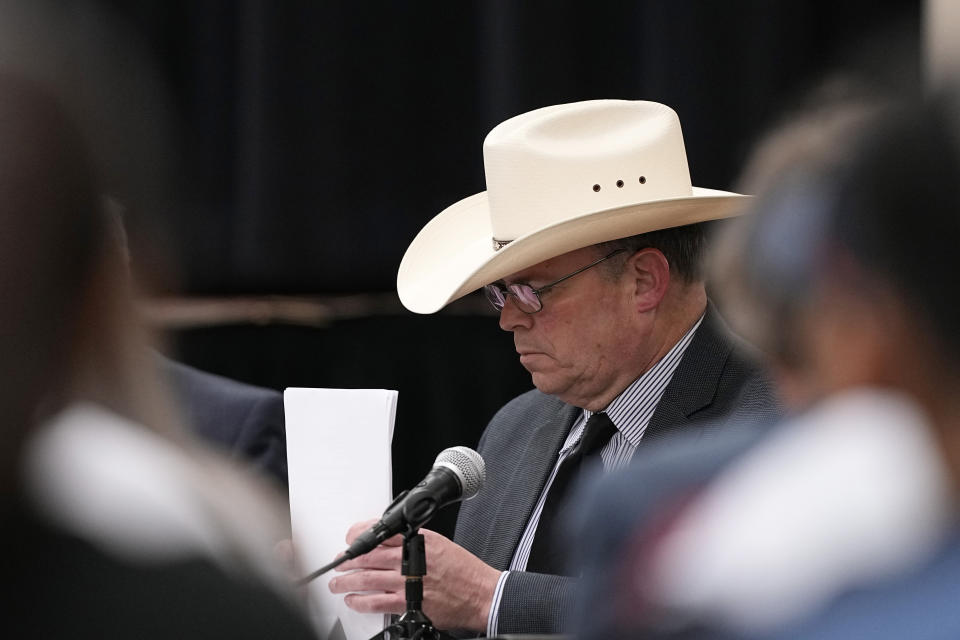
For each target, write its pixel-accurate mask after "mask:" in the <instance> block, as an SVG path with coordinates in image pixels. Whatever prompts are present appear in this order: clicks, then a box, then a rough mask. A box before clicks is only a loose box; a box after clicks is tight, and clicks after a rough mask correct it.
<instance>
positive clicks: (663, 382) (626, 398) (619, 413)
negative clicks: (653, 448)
mask: <svg viewBox="0 0 960 640" xmlns="http://www.w3.org/2000/svg"><path fill="white" fill-rule="evenodd" d="M704 315H705V314H701V315H700V318H699V319H698V320H697V321H696V322H695V323H694V325H693V326H692V327H690V329H689V330H688V331H687V332H686V333H685V334H683V337H681V338H680V340H678V341H677V343H676V344H675V345H673V347H671V348H670V351H668V352H667V353H666V355H664V356H663V357H662V358H660V360H659V361H658V362H657V363H656V364H655V365H653V366H652V367H651V368H650V369H648V370H647V371H646V372H644V373H643V374H642V375H641V376H640V377H639V378H637V379H636V380H634V381H633V382H632V383H630V385H629V386H628V387H627V388H626V389H624V390H623V391H621V392H620V394H619V395H618V396H617V397H616V398H614V399H613V400H612V401H611V402H610V404H609V405H607V408H606V409H605V411H606V414H607V416H608V417H609V418H610V421H611V422H613V426H615V427H616V428H617V431H619V432H620V433H621V434H623V437H624V438H626V439H627V441H629V442H630V444H631V445H633V446H634V447H637V445H639V444H640V439H641V438H642V437H643V432H644V431H645V430H646V426H647V423H648V422H649V418H650V415H652V413H653V411H652V410H653V408H654V407H655V406H656V405H657V403H659V402H660V398H661V396H662V395H663V391H664V389H665V388H666V386H667V384H668V383H669V382H670V379H671V378H673V374H674V372H675V371H676V370H677V366H678V365H679V364H680V360H681V359H682V358H683V354H684V353H685V352H686V350H687V347H688V346H690V342H691V341H692V340H693V336H694V334H695V333H696V332H697V329H699V328H700V325H701V324H703V318H704ZM593 414H594V412H593V411H589V410H587V409H584V410H583V418H582V420H581V423H582V424H586V422H587V420H589V419H590V416H592V415H593ZM578 439H579V438H578Z"/></svg>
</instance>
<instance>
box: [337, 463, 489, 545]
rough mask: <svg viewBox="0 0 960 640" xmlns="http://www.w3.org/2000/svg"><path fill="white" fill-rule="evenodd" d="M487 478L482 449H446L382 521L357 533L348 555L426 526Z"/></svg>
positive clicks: (391, 507)
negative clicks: (481, 454)
mask: <svg viewBox="0 0 960 640" xmlns="http://www.w3.org/2000/svg"><path fill="white" fill-rule="evenodd" d="M484 480H486V466H485V465H484V462H483V458H482V457H480V454H479V453H477V452H476V451H474V450H473V449H470V448H468V447H450V448H449V449H444V450H443V451H441V452H440V454H439V455H438V456H437V459H436V460H435V461H434V462H433V468H432V469H431V470H430V473H428V474H427V476H426V477H425V478H424V479H423V480H421V481H420V482H419V483H418V484H417V485H416V486H415V487H414V488H413V489H411V490H409V491H404V492H403V493H401V494H400V495H398V496H397V497H396V499H395V500H394V501H393V503H392V504H391V505H390V506H389V507H387V510H386V511H384V512H383V515H382V516H381V517H380V520H379V522H377V523H376V524H375V525H373V526H372V527H370V528H369V529H367V530H366V531H364V532H363V533H361V534H360V535H359V536H357V538H356V539H355V540H354V541H353V544H351V545H350V546H349V547H348V548H347V550H346V551H345V552H344V555H346V556H347V557H348V558H356V557H357V556H362V555H363V554H365V553H369V552H370V551H373V550H374V549H375V548H376V547H377V546H378V545H379V544H380V543H381V542H383V541H384V540H386V539H387V538H389V537H391V536H393V535H396V534H398V533H402V532H404V531H407V530H408V529H418V528H420V527H422V526H423V525H424V524H426V523H427V522H428V521H429V520H430V518H432V517H433V515H434V514H435V513H436V512H437V510H438V509H441V508H443V507H445V506H447V505H448V504H453V503H454V502H459V501H461V500H469V499H470V498H472V497H473V496H475V495H477V492H478V491H480V488H481V487H482V486H483V482H484Z"/></svg>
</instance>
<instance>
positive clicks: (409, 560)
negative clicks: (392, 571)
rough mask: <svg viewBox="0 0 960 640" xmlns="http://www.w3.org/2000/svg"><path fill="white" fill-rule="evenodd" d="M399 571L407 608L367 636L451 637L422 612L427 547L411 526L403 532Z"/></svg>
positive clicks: (379, 639) (377, 639)
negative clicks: (402, 580)
mask: <svg viewBox="0 0 960 640" xmlns="http://www.w3.org/2000/svg"><path fill="white" fill-rule="evenodd" d="M400 572H401V573H402V574H403V576H404V578H406V584H405V585H404V590H405V592H406V597H407V611H406V613H404V614H403V615H402V616H400V618H399V619H398V620H397V621H396V622H394V623H393V624H391V625H390V626H388V627H387V628H386V629H384V630H383V631H381V632H380V633H378V634H377V635H375V636H373V637H372V638H370V640H394V639H398V640H454V637H453V636H452V635H450V634H449V633H447V632H446V631H441V630H440V629H437V628H436V627H434V626H433V623H432V622H431V621H430V618H428V617H427V616H426V614H424V613H423V576H425V575H427V551H426V548H425V546H424V543H423V534H422V533H420V531H419V529H417V528H414V527H411V528H409V529H407V532H406V533H404V534H403V561H402V563H401V566H400Z"/></svg>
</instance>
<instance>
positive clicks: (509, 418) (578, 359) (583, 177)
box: [330, 100, 775, 635]
mask: <svg viewBox="0 0 960 640" xmlns="http://www.w3.org/2000/svg"><path fill="white" fill-rule="evenodd" d="M484 165H485V170H486V178H487V187H488V188H487V191H486V192H483V193H480V194H477V195H474V196H471V197H469V198H466V199H465V200H462V201H460V202H458V203H456V204H454V205H452V206H451V207H449V208H447V209H446V210H445V211H443V212H442V213H441V214H440V215H438V216H437V217H435V218H434V219H433V220H432V221H430V222H429V223H428V224H427V226H426V227H425V228H424V229H423V230H422V231H421V232H420V234H419V235H418V236H417V237H416V238H415V239H414V241H413V242H412V243H411V245H410V247H409V249H408V250H407V253H406V255H405V256H404V259H403V262H402V263H401V265H400V271H399V274H398V277H397V290H398V292H399V295H400V299H401V300H402V302H403V304H404V305H405V306H406V307H407V308H409V309H411V310H412V311H415V312H418V313H433V312H435V311H437V310H439V309H441V308H442V307H443V306H444V305H446V304H447V303H449V302H450V301H452V300H455V299H457V298H459V297H461V296H463V295H465V294H467V293H469V292H471V291H473V290H475V289H478V288H480V287H483V288H484V289H485V293H486V295H487V297H488V299H489V300H490V302H491V303H492V304H493V306H494V307H495V308H496V309H497V310H498V311H499V312H500V326H501V327H502V328H503V329H504V330H506V331H511V332H513V334H514V342H515V345H516V349H517V352H518V353H519V354H520V362H521V363H522V364H523V366H524V367H525V368H526V369H527V370H528V371H529V372H530V373H531V375H532V378H533V383H534V385H535V386H536V389H535V390H532V391H530V392H528V393H526V394H523V395H521V396H520V397H518V398H516V399H514V400H513V401H511V402H510V403H509V404H507V405H506V406H505V407H504V408H503V409H501V410H500V411H499V412H498V413H497V415H496V416H494V418H493V420H492V421H491V422H490V424H489V426H488V427H487V429H486V431H485V432H484V435H483V438H482V439H481V441H480V446H479V451H480V453H481V455H483V457H484V460H485V461H486V466H487V480H486V484H485V486H484V488H483V489H482V491H481V492H480V494H479V495H478V496H477V497H476V498H474V499H473V500H471V501H469V502H466V503H464V504H463V506H462V507H461V510H460V515H459V518H458V521H457V529H456V535H455V537H454V540H455V542H454V541H450V540H447V539H446V538H444V537H443V536H440V535H439V534H436V533H432V532H424V533H425V536H426V539H427V557H428V566H429V572H428V575H427V577H426V578H425V580H424V587H425V596H424V609H425V611H426V613H427V615H428V616H430V617H431V618H432V620H433V622H434V623H435V624H436V625H437V626H439V627H441V628H459V629H465V630H469V631H473V632H484V631H485V632H486V633H487V634H488V635H495V634H498V633H499V634H505V633H555V632H558V631H564V630H566V629H567V626H566V625H567V622H568V620H569V615H570V612H571V610H572V608H573V607H572V603H573V600H574V590H575V579H574V578H572V577H569V576H570V574H571V572H570V568H569V567H568V563H567V562H566V561H565V558H564V554H563V553H561V551H562V549H558V548H557V547H558V541H560V540H562V538H563V529H564V520H563V513H562V509H561V508H560V505H562V498H563V496H564V495H565V494H566V493H567V490H568V489H569V487H570V485H571V483H572V482H573V481H574V479H575V477H576V476H577V475H578V474H579V472H580V468H581V467H582V466H584V465H587V464H589V463H590V462H591V461H592V462H593V463H594V464H599V463H600V462H602V464H603V466H604V468H606V469H611V468H615V467H618V466H622V465H623V464H625V463H627V462H629V460H630V458H631V457H632V456H633V453H634V451H635V450H636V448H637V447H638V446H641V445H644V444H645V443H648V442H649V441H651V440H656V439H659V438H662V437H663V436H665V435H666V434H668V433H670V432H671V431H674V430H677V429H702V430H704V431H709V430H710V429H712V428H717V427H718V426H719V425H720V424H722V421H721V420H720V419H721V418H722V417H724V416H727V417H729V416H731V415H732V414H733V413H734V412H736V411H743V410H755V411H757V412H761V413H762V412H764V411H767V412H770V413H773V412H775V401H774V398H773V393H772V391H771V390H770V386H769V385H768V384H767V383H766V381H765V379H764V378H763V377H762V376H761V375H760V373H759V372H758V370H757V368H756V367H755V366H754V365H753V364H752V363H751V362H750V361H749V360H747V359H746V358H745V357H744V356H743V355H742V354H740V353H739V352H738V351H737V350H736V349H735V346H734V342H733V339H732V337H731V336H730V335H729V334H728V333H727V331H726V329H725V327H724V325H723V322H722V320H721V319H720V318H719V317H718V315H717V313H716V311H715V310H714V309H713V308H712V306H711V305H710V304H709V303H708V301H707V296H706V291H705V288H704V282H703V277H702V274H701V272H700V265H699V262H700V255H701V253H702V251H703V245H704V243H705V230H704V224H701V223H705V222H706V221H709V220H715V219H719V218H724V217H728V216H731V215H735V214H736V206H737V204H738V201H739V200H741V199H742V198H743V196H740V195H738V194H734V193H728V192H723V191H714V190H709V189H701V188H697V187H693V186H691V183H690V175H689V170H688V168H687V160H686V153H685V150H684V146H683V138H682V135H681V132H680V124H679V121H678V119H677V116H676V114H675V113H674V112H673V110H671V109H670V108H668V107H666V106H664V105H660V104H656V103H652V102H639V101H638V102H630V101H619V100H597V101H589V102H580V103H574V104H565V105H557V106H552V107H546V108H543V109H538V110H536V111H532V112H530V113H526V114H522V115H520V116H517V117H514V118H511V119H510V120H507V121H506V122H503V123H502V124H500V125H499V126H497V127H496V128H494V129H493V131H491V132H490V134H489V135H488V136H487V138H486V140H485V142H484ZM704 420H709V424H710V425H711V426H710V427H709V428H708V427H698V426H694V423H695V422H698V421H704ZM368 524H369V523H359V524H358V525H356V526H355V527H353V528H352V529H351V531H350V532H349V534H348V537H351V538H352V537H354V536H356V535H357V534H359V533H360V532H361V531H363V530H364V529H365V528H366V526H367V525H368ZM397 544H399V542H396V541H393V542H391V543H390V544H388V545H384V546H382V547H380V548H379V549H377V550H375V551H374V552H372V553H370V554H368V555H367V556H364V557H361V558H358V559H355V560H352V561H350V562H348V563H345V564H344V565H342V566H341V568H342V569H344V570H347V569H360V571H356V572H354V573H352V574H345V575H340V576H338V577H336V578H335V579H334V580H333V581H331V584H330V588H331V590H333V591H334V592H335V593H350V595H348V596H347V597H346V602H347V604H348V605H349V606H351V607H352V608H355V609H357V610H361V611H383V612H402V611H403V610H404V596H403V578H402V576H400V574H399V573H398V571H397V568H398V567H399V566H400V548H399V547H398V546H396V545H397ZM358 591H383V592H385V593H378V594H369V593H366V594H360V593H355V592H358Z"/></svg>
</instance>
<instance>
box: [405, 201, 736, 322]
mask: <svg viewBox="0 0 960 640" xmlns="http://www.w3.org/2000/svg"><path fill="white" fill-rule="evenodd" d="M748 197H749V196H744V195H741V194H738V193H731V192H729V191H717V190H714V189H703V188H700V187H693V194H692V195H690V196H685V197H677V198H669V199H664V200H656V201H652V202H643V203H638V204H632V205H628V206H624V207H618V208H615V209H606V210H603V211H595V212H591V213H586V214H583V215H581V216H577V217H575V218H570V219H567V220H563V221H561V222H557V223H555V224H552V225H549V226H547V227H544V228H541V229H538V230H536V231H533V232H531V233H528V234H526V235H524V236H521V237H519V238H517V239H516V240H513V241H512V242H510V243H509V244H507V245H505V246H503V247H502V248H501V249H499V250H494V247H493V231H492V229H491V227H490V209H489V203H488V200H487V192H486V191H483V192H481V193H478V194H476V195H473V196H470V197H469V198H465V199H463V200H460V201H459V202H456V203H454V204H453V205H451V206H449V207H447V208H446V209H445V210H443V211H442V212H440V214H439V215H437V216H436V217H434V218H433V220H431V221H430V222H429V223H427V225H426V226H425V227H424V228H423V229H422V230H421V231H420V233H419V234H417V237H416V238H414V240H413V242H411V243H410V246H409V247H408V248H407V252H406V253H405V254H404V256H403V260H402V261H401V262H400V269H399V271H398V273H397V293H398V294H399V296H400V301H401V302H402V303H403V306H405V307H406V308H407V309H409V310H410V311H413V312H415V313H434V312H436V311H439V310H440V309H442V308H443V307H444V306H446V305H447V304H449V303H450V302H452V301H454V300H456V299H457V298H460V297H462V296H464V295H466V294H468V293H470V292H471V291H474V290H476V289H479V288H480V287H482V286H484V285H486V284H489V283H491V282H495V281H496V280H499V279H501V278H503V277H504V276H507V275H510V274H511V273H516V272H517V271H520V270H522V269H526V268H527V267H530V266H533V265H535V264H537V263H539V262H543V261H544V260H548V259H550V258H554V257H556V256H559V255H561V254H564V253H567V252H568V251H573V250H575V249H580V248H582V247H587V246H590V245H592V244H597V243H599V242H606V241H608V240H615V239H617V238H625V237H627V236H632V235H636V234H639V233H647V232H649V231H655V230H658V229H667V228H670V227H679V226H683V225H687V224H693V223H696V222H705V221H707V220H718V219H721V218H728V217H731V216H734V215H737V213H739V209H740V207H741V206H742V204H743V201H744V200H745V199H747V198H748Z"/></svg>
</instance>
